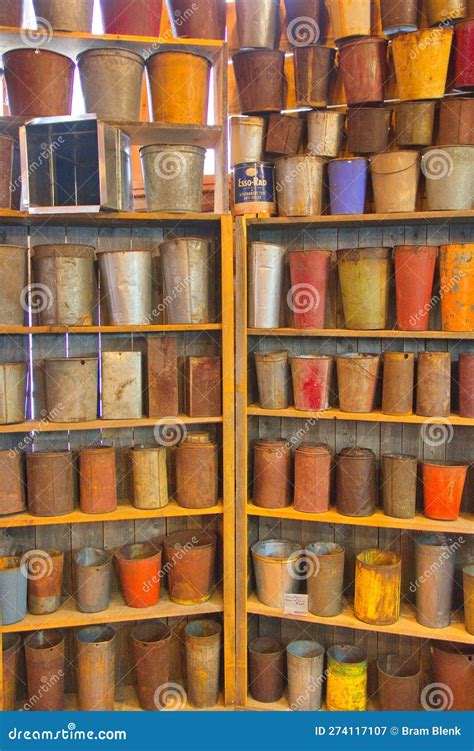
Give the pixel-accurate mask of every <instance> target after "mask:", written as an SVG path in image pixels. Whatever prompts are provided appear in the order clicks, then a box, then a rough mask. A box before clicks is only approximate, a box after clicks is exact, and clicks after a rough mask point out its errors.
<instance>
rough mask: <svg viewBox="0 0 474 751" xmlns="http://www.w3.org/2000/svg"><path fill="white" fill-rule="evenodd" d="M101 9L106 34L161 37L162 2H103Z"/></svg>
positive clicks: (122, 0)
mask: <svg viewBox="0 0 474 751" xmlns="http://www.w3.org/2000/svg"><path fill="white" fill-rule="evenodd" d="M168 1H170V0H168ZM186 1H187V0H186ZM186 7H188V6H186ZM100 9H101V11H102V18H103V21H104V30H105V33H106V34H126V35H130V36H154V37H158V36H160V29H161V16H162V10H163V2H162V0H158V2H157V0H102V1H101V3H100ZM170 15H171V14H170ZM191 15H193V14H191ZM171 20H173V18H171ZM176 36H178V35H177V34H176Z"/></svg>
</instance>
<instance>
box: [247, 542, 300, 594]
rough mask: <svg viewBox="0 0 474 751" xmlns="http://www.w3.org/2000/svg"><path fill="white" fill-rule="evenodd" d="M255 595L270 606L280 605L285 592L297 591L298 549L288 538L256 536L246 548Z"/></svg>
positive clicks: (298, 576) (298, 573)
mask: <svg viewBox="0 0 474 751" xmlns="http://www.w3.org/2000/svg"><path fill="white" fill-rule="evenodd" d="M250 552H251V554H252V561H253V568H254V572H255V580H256V584H257V597H258V599H259V600H260V602H263V604H264V605H268V606H269V607H271V608H280V609H282V608H283V602H284V598H285V595H286V594H294V593H296V592H298V591H299V585H300V579H301V570H300V569H301V562H302V551H301V548H300V546H299V545H298V544H297V543H296V542H292V541H291V540H260V541H259V542H255V543H254V544H253V545H252V547H251V548H250Z"/></svg>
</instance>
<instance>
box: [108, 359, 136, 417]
mask: <svg viewBox="0 0 474 751" xmlns="http://www.w3.org/2000/svg"><path fill="white" fill-rule="evenodd" d="M142 416H143V379H142V354H141V352H103V353H102V418H103V419H104V420H138V419H140V418H141V417H142Z"/></svg>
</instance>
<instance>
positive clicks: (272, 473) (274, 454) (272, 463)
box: [253, 439, 292, 508]
mask: <svg viewBox="0 0 474 751" xmlns="http://www.w3.org/2000/svg"><path fill="white" fill-rule="evenodd" d="M253 452H254V463H253V503H254V504H255V506H259V507H260V508H284V507H285V506H290V505H291V501H292V493H291V448H290V445H289V444H288V443H287V442H286V441H283V440H277V441H276V440H265V439H261V440H259V441H255V443H254V445H253Z"/></svg>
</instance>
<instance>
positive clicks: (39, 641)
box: [24, 629, 65, 712]
mask: <svg viewBox="0 0 474 751" xmlns="http://www.w3.org/2000/svg"><path fill="white" fill-rule="evenodd" d="M25 662H26V679H27V696H28V699H27V701H26V704H25V705H24V708H25V709H28V710H30V711H31V710H35V711H37V712H45V711H48V712H60V711H62V710H63V709H64V676H65V672H64V667H65V665H64V635H63V634H62V633H61V631H58V630H57V629H51V630H48V631H35V632H34V633H32V634H30V635H29V636H27V637H26V639H25ZM45 686H47V687H48V690H47V691H46V690H45Z"/></svg>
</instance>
